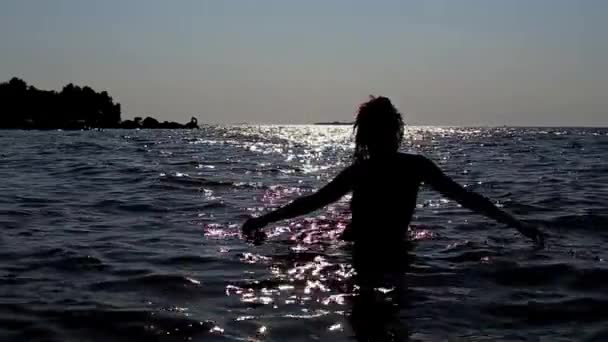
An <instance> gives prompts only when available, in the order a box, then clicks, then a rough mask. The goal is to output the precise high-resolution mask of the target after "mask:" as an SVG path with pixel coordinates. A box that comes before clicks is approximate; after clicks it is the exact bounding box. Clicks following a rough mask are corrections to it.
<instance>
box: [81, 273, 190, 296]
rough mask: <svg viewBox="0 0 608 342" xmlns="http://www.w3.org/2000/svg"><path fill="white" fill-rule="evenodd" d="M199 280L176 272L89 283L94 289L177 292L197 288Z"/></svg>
mask: <svg viewBox="0 0 608 342" xmlns="http://www.w3.org/2000/svg"><path fill="white" fill-rule="evenodd" d="M200 285H201V282H200V281H198V280H196V279H194V278H190V277H187V276H183V275H178V274H149V275H145V276H139V277H131V278H128V279H121V280H113V281H103V282H98V283H95V284H93V285H91V288H92V289H94V290H110V291H112V290H115V291H130V290H141V291H146V290H157V291H163V290H167V291H170V292H172V293H176V294H179V293H180V291H187V290H194V289H196V288H199V287H200Z"/></svg>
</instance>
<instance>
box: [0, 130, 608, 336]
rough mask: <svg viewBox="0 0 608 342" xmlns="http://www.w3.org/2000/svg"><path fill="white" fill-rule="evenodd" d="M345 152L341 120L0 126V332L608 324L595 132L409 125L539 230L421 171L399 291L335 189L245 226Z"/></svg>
mask: <svg viewBox="0 0 608 342" xmlns="http://www.w3.org/2000/svg"><path fill="white" fill-rule="evenodd" d="M352 149H353V145H352V131H351V128H350V127H348V126H209V127H203V128H202V129H201V130H193V131H190V130H175V131H174V130H106V131H83V132H80V131H78V132H76V131H0V230H1V231H0V341H314V340H316V341H352V340H357V339H359V340H378V341H381V340H395V341H400V340H407V339H410V340H412V341H496V340H499V341H608V162H607V161H608V129H605V128H596V129H594V128H510V127H501V128H457V127H454V128H450V127H408V128H407V129H406V137H405V139H404V143H403V146H402V150H403V151H406V152H412V153H420V154H424V155H426V156H428V157H429V158H431V159H433V160H435V161H436V162H437V163H438V164H439V165H440V166H441V167H442V168H443V169H444V170H445V171H446V173H448V174H449V175H451V176H453V177H454V178H455V179H456V180H457V181H458V182H460V183H461V184H464V185H466V186H467V188H469V189H472V190H474V191H477V192H479V193H481V194H483V195H485V196H487V197H489V198H491V199H492V200H493V201H494V202H495V203H497V204H498V205H499V206H502V207H503V208H504V209H505V210H508V211H509V212H511V213H513V214H515V215H516V216H518V217H520V218H522V219H524V220H526V221H527V222H531V223H534V224H538V225H539V226H540V227H541V228H542V229H543V230H544V231H545V232H546V233H547V234H548V235H549V237H548V239H547V246H546V247H545V248H544V249H538V248H535V247H534V246H533V245H532V243H530V241H528V240H527V239H526V238H524V237H522V236H520V235H518V234H517V233H516V232H515V231H514V230H513V229H511V228H508V227H504V226H502V225H500V224H497V223H495V222H493V221H491V220H489V219H486V218H484V217H482V216H479V215H476V214H474V213H471V212H469V211H467V210H466V209H463V208H461V207H459V206H458V205H457V204H455V203H454V202H452V201H449V200H446V199H444V198H442V197H441V196H439V195H438V194H437V193H434V192H432V191H431V190H429V189H425V188H423V191H422V192H421V193H420V195H419V198H418V208H417V211H416V213H415V217H414V220H413V222H412V225H411V227H410V231H409V235H410V238H411V239H412V241H414V242H415V249H414V252H413V261H412V265H411V268H410V270H409V271H408V272H407V273H405V274H403V281H404V283H405V284H406V287H405V289H400V290H398V289H395V288H378V289H376V291H375V293H373V294H371V295H369V294H368V295H366V298H360V294H359V293H360V292H358V287H357V284H356V283H355V281H354V278H353V273H354V272H353V269H352V267H351V263H350V261H351V254H350V253H351V252H350V251H351V250H350V245H349V243H347V242H343V241H341V240H339V239H338V235H339V234H340V232H341V231H342V230H343V229H344V227H345V225H346V224H347V223H348V222H349V215H350V214H349V211H348V198H344V199H342V200H341V201H339V202H337V203H335V204H334V205H331V206H329V207H327V208H325V209H323V210H320V211H318V212H315V213H314V214H311V215H309V216H308V217H303V218H299V219H294V220H290V221H285V222H280V223H277V224H274V225H271V226H270V227H268V235H269V236H268V239H267V240H266V241H264V242H263V243H261V244H259V245H254V244H251V243H249V242H247V241H244V240H243V239H242V238H241V237H240V235H239V228H240V225H241V224H242V223H243V221H244V220H245V219H246V218H247V217H249V216H250V215H258V214H260V213H262V212H265V211H267V210H270V209H271V208H275V207H277V206H279V205H281V204H285V203H288V202H289V201H291V200H292V199H294V198H296V197H297V196H298V195H302V194H307V193H311V192H312V191H314V190H316V189H318V188H320V187H321V186H323V184H325V183H326V182H327V181H328V180H330V179H331V178H332V177H333V176H334V175H335V174H336V173H337V172H338V171H339V170H340V169H341V168H343V167H345V166H347V165H348V164H349V163H350V158H351V154H352ZM380 233H381V229H380V228H377V229H373V228H370V234H380ZM397 291H399V294H398V295H397V294H396V292H397Z"/></svg>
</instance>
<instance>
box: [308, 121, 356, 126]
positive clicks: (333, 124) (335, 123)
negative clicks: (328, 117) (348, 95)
mask: <svg viewBox="0 0 608 342" xmlns="http://www.w3.org/2000/svg"><path fill="white" fill-rule="evenodd" d="M353 124H354V122H345V121H331V122H315V123H313V125H325V126H352V125H353Z"/></svg>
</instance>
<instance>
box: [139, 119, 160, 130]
mask: <svg viewBox="0 0 608 342" xmlns="http://www.w3.org/2000/svg"><path fill="white" fill-rule="evenodd" d="M159 126H160V123H159V122H158V120H156V119H155V118H151V117H149V116H148V117H147V118H145V119H144V121H143V122H142V127H141V128H158V127H159Z"/></svg>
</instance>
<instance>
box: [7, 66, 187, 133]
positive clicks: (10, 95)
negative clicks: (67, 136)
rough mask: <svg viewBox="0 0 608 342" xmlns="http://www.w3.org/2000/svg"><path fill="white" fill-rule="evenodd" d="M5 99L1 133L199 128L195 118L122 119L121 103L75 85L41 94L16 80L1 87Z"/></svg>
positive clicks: (15, 78)
mask: <svg viewBox="0 0 608 342" xmlns="http://www.w3.org/2000/svg"><path fill="white" fill-rule="evenodd" d="M0 97H1V98H2V99H3V103H2V104H1V105H2V112H3V113H2V114H3V115H2V116H0V129H24V130H54V129H61V130H95V129H104V128H125V129H134V128H146V129H154V128H169V129H195V128H199V126H198V120H197V119H196V118H195V117H192V119H190V122H188V123H185V124H180V123H177V122H170V121H163V122H160V121H158V120H156V119H155V118H153V117H149V116H148V117H146V118H145V119H144V118H142V117H135V118H134V119H133V120H122V119H121V106H120V103H114V100H113V99H112V97H111V96H110V95H109V94H108V92H106V91H102V92H97V91H95V90H93V89H92V88H90V87H88V86H84V87H80V86H78V85H74V84H72V83H70V84H68V85H66V86H65V87H63V89H62V90H61V91H59V92H58V91H54V90H41V89H38V88H36V87H34V86H33V85H29V84H27V83H26V82H25V81H23V80H22V79H19V78H17V77H13V78H12V79H11V80H10V81H8V82H3V83H0Z"/></svg>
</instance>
